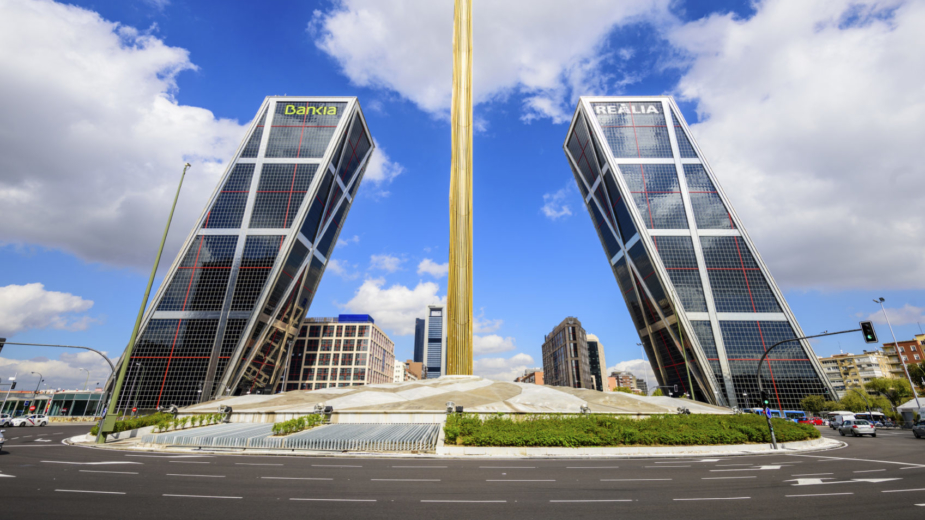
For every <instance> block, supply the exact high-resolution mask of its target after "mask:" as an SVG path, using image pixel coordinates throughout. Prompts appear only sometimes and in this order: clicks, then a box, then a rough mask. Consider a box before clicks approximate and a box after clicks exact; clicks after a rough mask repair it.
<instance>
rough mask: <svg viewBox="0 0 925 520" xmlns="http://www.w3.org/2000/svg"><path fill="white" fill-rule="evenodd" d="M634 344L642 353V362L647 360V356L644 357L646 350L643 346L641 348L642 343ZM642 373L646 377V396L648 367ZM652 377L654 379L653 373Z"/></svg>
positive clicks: (647, 390)
mask: <svg viewBox="0 0 925 520" xmlns="http://www.w3.org/2000/svg"><path fill="white" fill-rule="evenodd" d="M636 344H637V345H639V350H640V351H642V360H643V361H646V358H647V356H646V348H645V347H644V346H642V343H636ZM644 372H645V376H646V394H648V393H649V366H648V365H646V368H645V370H644ZM652 377H653V378H654V377H655V374H654V373H653V374H652ZM656 382H657V381H656Z"/></svg>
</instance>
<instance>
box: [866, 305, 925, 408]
mask: <svg viewBox="0 0 925 520" xmlns="http://www.w3.org/2000/svg"><path fill="white" fill-rule="evenodd" d="M885 301H886V300H884V299H883V298H882V297H881V298H879V299H876V300H874V303H879V304H880V310H881V311H883V317H884V318H886V325H887V327H889V328H890V335H892V336H893V348H894V349H896V356H897V357H898V358H899V364H900V365H902V366H903V371H904V372H906V379H908V380H909V389H910V390H912V397H914V398H915V407H916V408H919V409H921V408H922V405H921V404H920V403H919V395H918V394H917V393H916V392H915V383H913V382H912V377H911V376H910V375H909V369H908V368H906V362H905V361H903V356H902V354H900V353H899V342H897V341H896V333H894V332H893V325H892V324H891V323H890V317H889V316H887V314H886V309H885V308H884V307H883V302H885Z"/></svg>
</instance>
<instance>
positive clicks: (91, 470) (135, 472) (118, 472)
mask: <svg viewBox="0 0 925 520" xmlns="http://www.w3.org/2000/svg"><path fill="white" fill-rule="evenodd" d="M79 471H80V472H81V473H115V474H117V475H137V474H138V472H137V471H101V470H95V469H82V470H79Z"/></svg>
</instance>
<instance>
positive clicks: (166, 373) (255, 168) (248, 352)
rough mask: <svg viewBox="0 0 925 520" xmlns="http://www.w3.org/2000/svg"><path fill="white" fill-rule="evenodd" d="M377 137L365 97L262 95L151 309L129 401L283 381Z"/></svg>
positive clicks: (155, 401) (183, 399)
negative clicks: (366, 114) (365, 114)
mask: <svg viewBox="0 0 925 520" xmlns="http://www.w3.org/2000/svg"><path fill="white" fill-rule="evenodd" d="M373 146H374V145H373V140H372V137H371V136H370V134H369V130H368V128H367V127H366V121H365V119H364V118H363V113H362V112H361V111H360V105H359V103H358V101H357V99H356V98H353V97H268V98H266V99H265V100H264V102H263V104H262V105H261V107H260V109H259V110H258V111H257V118H256V119H255V120H254V123H253V124H252V126H251V128H250V130H249V132H248V134H247V135H246V136H245V139H244V141H243V142H242V143H241V145H240V147H239V149H238V151H237V152H236V153H235V156H234V157H233V158H232V160H231V161H230V162H229V163H228V168H227V170H226V172H225V174H224V176H223V177H222V178H221V180H220V182H219V184H218V186H217V187H216V189H215V192H214V193H213V194H212V197H211V198H210V199H209V202H208V204H207V205H206V207H205V209H204V210H203V212H202V215H201V216H200V217H199V220H198V221H197V223H196V225H195V227H194V228H193V230H192V232H191V233H190V235H189V236H188V237H187V239H186V242H185V243H184V245H183V247H182V249H181V250H180V254H179V255H178V256H177V258H176V260H174V262H173V265H171V266H170V270H169V271H168V272H167V275H166V277H165V279H164V283H163V284H162V285H161V287H160V289H159V290H158V292H157V294H156V295H155V297H154V299H153V300H152V303H151V305H150V306H149V307H148V309H147V311H146V314H145V317H144V321H143V322H142V328H141V330H140V332H139V335H138V340H137V342H136V344H135V348H134V350H133V351H132V355H131V359H130V360H129V362H130V365H129V369H128V372H127V375H126V379H125V386H124V390H123V392H122V394H121V396H120V403H119V407H120V409H122V408H124V407H126V406H134V405H135V404H136V403H137V406H138V408H140V409H152V408H156V407H160V406H165V405H170V404H175V405H178V406H185V405H189V404H193V403H196V402H200V401H206V400H208V399H211V398H214V397H218V396H221V395H229V394H235V393H248V392H255V393H256V392H271V391H273V390H274V388H275V387H276V385H277V384H278V382H279V380H280V376H281V373H282V371H283V370H284V369H285V367H284V366H283V365H284V364H285V360H286V359H287V352H288V350H289V349H290V348H291V346H292V344H293V339H294V338H295V337H296V336H297V335H298V329H299V324H300V323H301V320H302V318H303V316H304V315H305V313H306V311H307V310H308V308H309V306H310V305H311V302H312V298H313V297H314V294H315V290H316V288H317V287H318V283H319V282H320V281H321V275H322V273H323V272H324V268H325V266H326V265H327V263H328V259H329V258H330V257H331V252H332V251H333V250H334V245H335V244H336V243H337V236H338V234H339V233H340V230H341V227H342V226H343V225H344V221H345V220H346V218H347V212H348V211H349V210H350V205H351V204H352V203H353V200H354V197H355V196H356V193H357V188H358V187H359V185H360V181H361V180H362V178H363V173H364V171H365V169H366V165H367V163H368V161H369V157H370V155H371V153H372V151H373ZM123 361H124V360H123Z"/></svg>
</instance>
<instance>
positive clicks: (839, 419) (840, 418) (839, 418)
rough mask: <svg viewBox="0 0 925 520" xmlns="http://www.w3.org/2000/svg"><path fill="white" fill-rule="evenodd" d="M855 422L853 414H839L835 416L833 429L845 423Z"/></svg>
mask: <svg viewBox="0 0 925 520" xmlns="http://www.w3.org/2000/svg"><path fill="white" fill-rule="evenodd" d="M854 420H857V419H856V418H855V416H854V414H853V413H852V414H839V415H836V416H835V429H836V430H837V429H838V428H841V426H842V425H843V424H845V421H854Z"/></svg>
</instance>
